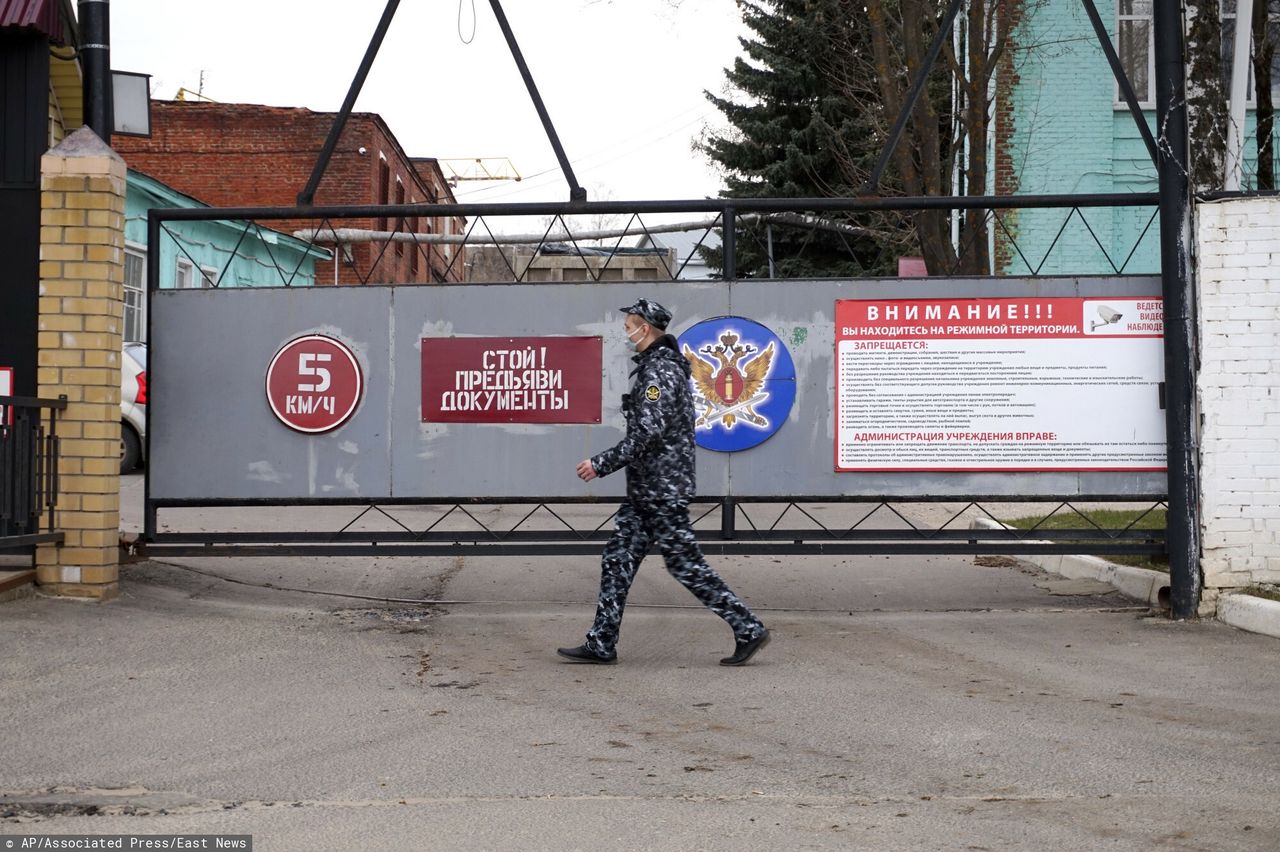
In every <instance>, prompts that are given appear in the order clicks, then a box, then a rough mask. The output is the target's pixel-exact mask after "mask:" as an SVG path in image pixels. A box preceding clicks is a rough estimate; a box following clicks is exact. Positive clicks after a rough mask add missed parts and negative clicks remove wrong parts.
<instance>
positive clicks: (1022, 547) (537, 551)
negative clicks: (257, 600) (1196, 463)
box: [146, 495, 1166, 556]
mask: <svg viewBox="0 0 1280 852" xmlns="http://www.w3.org/2000/svg"><path fill="white" fill-rule="evenodd" d="M1151 501H1154V503H1152V505H1150V506H1149V507H1148V508H1147V509H1146V510H1145V511H1143V512H1141V513H1140V514H1138V515H1137V516H1136V517H1135V518H1134V520H1133V521H1131V522H1130V523H1129V524H1128V525H1127V526H1126V527H1124V528H1121V529H1111V528H1104V527H1102V526H1100V525H1099V524H1098V523H1096V522H1095V521H1093V520H1092V519H1091V518H1090V517H1089V515H1088V512H1089V511H1090V510H1089V509H1081V508H1078V507H1077V506H1076V505H1075V503H1082V502H1088V503H1118V502H1123V503H1128V504H1135V503H1138V504H1142V505H1145V504H1147V503H1149V502H1151ZM1013 502H1017V503H1022V502H1036V503H1048V504H1052V505H1053V509H1052V510H1051V511H1049V512H1048V513H1047V514H1045V515H1044V517H1043V518H1041V519H1040V520H1039V521H1037V523H1035V524H1033V525H1032V526H1030V527H1029V528H1024V529H1015V528H1012V527H1008V526H1004V525H1001V526H998V527H995V528H990V529H978V528H974V529H957V528H949V527H951V525H952V524H954V523H955V522H957V521H959V520H961V519H962V517H963V516H964V515H965V514H966V513H968V512H969V511H970V510H971V509H974V510H977V513H978V514H980V515H982V516H985V517H986V518H988V519H990V520H993V521H997V523H998V522H999V520H998V519H997V518H996V516H995V515H994V514H992V512H991V511H990V510H988V509H987V508H986V507H985V506H984V505H983V504H984V503H1013ZM153 503H154V505H155V508H157V509H160V508H170V509H180V508H201V509H211V508H213V509H216V508H245V507H264V508H265V507H302V506H328V507H333V506H349V507H353V508H358V509H360V512H359V514H357V515H355V516H354V517H352V518H351V519H349V520H348V521H347V522H346V523H345V524H344V525H343V526H342V527H341V528H340V529H336V530H292V531H276V530H273V531H234V532H202V531H191V532H181V531H180V532H157V533H155V534H153V535H152V536H151V537H150V538H149V540H148V542H147V544H146V551H147V554H148V555H149V556H304V555H325V556H368V555H374V554H382V555H403V556H459V555H468V554H472V555H494V556H570V555H586V554H596V553H599V550H600V544H601V543H602V542H604V541H606V540H607V539H608V538H609V536H610V534H611V531H610V530H608V529H606V527H607V526H608V525H609V523H610V522H611V521H612V520H613V515H612V514H610V515H609V516H608V517H606V518H604V520H603V521H600V522H599V523H596V524H594V525H593V526H589V527H576V526H575V525H574V524H573V523H571V522H570V521H569V520H566V519H565V517H564V516H563V515H564V513H563V510H561V511H557V510H556V507H568V506H590V505H594V506H602V507H606V508H607V507H608V506H610V505H611V504H610V503H609V502H608V501H606V500H601V499H594V498H578V499H571V498H523V499H521V498H509V499H501V500H495V499H480V498H476V499H454V500H421V499H410V498H405V499H398V500H397V499H392V500H379V501H377V502H369V501H361V500H358V499H352V498H347V499H339V500H279V499H260V500H157V501H153ZM921 503H949V504H963V506H962V508H960V509H959V510H958V511H955V512H953V513H952V514H951V516H950V518H948V519H947V521H946V522H945V523H943V524H941V525H940V526H937V527H932V526H920V525H918V524H917V523H915V522H913V521H911V520H910V519H909V518H908V517H907V516H906V515H905V514H903V512H901V511H899V509H898V508H895V504H896V505H899V506H901V505H906V504H921ZM841 504H843V505H850V506H854V505H856V506H857V507H858V508H857V510H856V512H855V514H858V515H860V517H859V518H858V519H857V520H855V521H854V522H853V523H852V524H851V525H848V526H845V525H843V524H841V525H840V526H832V525H830V524H828V523H824V522H823V521H822V520H820V519H819V518H818V517H817V514H816V513H815V510H814V508H813V507H815V506H824V505H825V506H831V505H841ZM760 505H768V506H773V507H782V508H781V511H780V512H779V513H777V515H776V517H774V519H773V520H772V522H771V523H767V524H766V523H765V522H764V521H761V522H759V523H757V519H758V518H759V513H758V512H757V513H756V517H753V516H752V511H754V509H753V508H751V507H753V506H760ZM479 506H485V507H501V506H512V507H517V506H519V507H522V508H523V507H531V508H528V510H527V511H525V512H524V514H523V516H522V517H521V518H520V519H519V520H518V521H516V522H515V523H514V524H511V525H508V526H504V527H503V528H497V527H495V526H494V525H492V524H488V523H486V522H485V521H483V520H481V519H480V518H478V517H477V516H476V515H475V514H474V513H472V512H471V511H469V510H468V507H479ZM693 506H694V507H695V512H694V515H695V531H696V532H697V534H698V538H699V543H700V544H701V546H702V548H703V550H705V551H706V552H708V553H712V554H717V555H722V554H774V555H779V554H792V555H806V554H807V555H820V554H829V555H860V554H972V555H997V554H1017V555H1031V554H1080V553H1088V554H1116V555H1146V556H1160V555H1164V554H1165V553H1166V548H1165V530H1164V528H1163V527H1160V528H1157V529H1148V528H1140V527H1138V523H1139V522H1140V521H1141V520H1143V518H1145V517H1146V516H1147V515H1149V514H1151V512H1153V511H1155V510H1156V509H1158V508H1162V507H1165V502H1164V500H1163V498H1157V497H1149V496H1147V497H1143V496H1134V495H1092V496H1085V497H1080V496H1073V497H1070V498H1064V497H1053V496H1043V495H1038V496H1029V497H1012V496H1008V495H1000V496H995V497H992V496H979V497H954V496H952V497H941V496H940V497H932V498H921V497H906V498H895V497H844V496H834V497H832V496H823V497H742V496H735V497H719V498H706V497H704V498H700V499H697V500H695V501H694V502H693ZM806 506H807V507H809V508H806ZM383 507H388V508H391V509H394V508H396V507H415V508H435V509H444V510H445V511H444V512H443V513H442V514H441V515H440V516H439V517H437V518H435V519H434V520H432V521H431V522H430V524H429V525H427V526H425V527H423V528H421V529H414V528H412V527H410V526H408V525H407V524H406V523H405V521H404V520H403V519H401V518H397V517H395V516H393V515H391V514H390V513H389V512H387V511H386V509H384V508H383ZM882 510H883V511H884V512H886V513H887V514H888V515H890V516H892V517H894V518H896V519H898V520H899V521H900V522H901V524H902V526H900V527H893V528H885V527H871V526H868V525H867V522H868V521H869V520H870V519H871V518H873V517H874V516H877V515H879V514H880V513H881V512H882ZM717 511H718V512H719V521H720V523H719V526H718V527H711V528H708V527H706V526H698V524H699V523H700V522H702V521H704V520H706V519H707V518H709V517H710V516H711V515H712V514H714V513H716V512H717ZM699 512H700V513H699ZM370 513H375V514H373V517H374V518H375V519H377V518H382V519H385V520H389V521H390V522H392V523H394V524H395V525H396V526H398V527H399V529H394V530H382V531H377V532H368V531H351V530H350V528H351V527H352V526H353V525H354V524H356V523H357V522H358V521H360V520H361V519H363V518H365V517H366V516H368V515H370ZM793 513H794V515H797V516H801V517H803V518H805V519H807V520H808V521H809V522H810V523H811V524H812V525H811V526H808V527H803V528H794V527H786V528H779V524H781V522H782V520H783V518H785V517H787V516H788V515H789V514H793ZM1064 513H1065V514H1069V515H1072V516H1074V517H1077V518H1080V519H1082V520H1084V521H1085V522H1087V526H1086V527H1084V528H1080V529H1052V528H1049V527H1047V526H1044V524H1045V523H1046V522H1047V521H1049V519H1050V518H1053V517H1055V516H1059V515H1060V514H1064ZM450 518H455V519H457V520H462V519H465V521H466V522H467V523H469V524H470V525H471V528H470V529H465V530H456V529H451V530H442V529H438V528H439V527H440V525H441V524H442V523H444V522H445V521H446V520H448V519H450ZM533 518H538V519H539V520H546V519H548V518H551V519H554V520H555V521H556V523H557V525H556V526H554V527H553V528H551V529H530V528H526V526H525V525H526V523H527V522H528V521H530V520H531V519H533ZM740 521H745V523H746V526H745V527H744V526H742V525H741V524H740V523H739V522H740Z"/></svg>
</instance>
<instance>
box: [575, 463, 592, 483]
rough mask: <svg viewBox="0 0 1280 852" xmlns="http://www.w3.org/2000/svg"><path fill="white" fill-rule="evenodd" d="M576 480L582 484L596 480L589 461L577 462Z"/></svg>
mask: <svg viewBox="0 0 1280 852" xmlns="http://www.w3.org/2000/svg"><path fill="white" fill-rule="evenodd" d="M578 478H579V479H581V480H582V481H583V482H590V481H591V480H593V479H595V478H596V469H595V467H593V466H592V464H591V459H583V460H582V461H580V462H578Z"/></svg>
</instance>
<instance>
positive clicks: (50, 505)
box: [0, 396, 67, 550]
mask: <svg viewBox="0 0 1280 852" xmlns="http://www.w3.org/2000/svg"><path fill="white" fill-rule="evenodd" d="M66 407H67V398H66V397H65V396H59V397H58V398H57V399H40V398H36V397H24V396H0V550H16V549H27V548H31V547H34V546H35V545H37V544H46V543H55V544H61V543H62V541H63V538H64V536H63V533H62V532H60V531H59V530H57V529H56V528H55V527H56V518H55V510H56V509H57V505H58V449H59V447H58V442H59V439H58V412H59V411H64V410H66Z"/></svg>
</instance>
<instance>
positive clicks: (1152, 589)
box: [969, 518, 1169, 609]
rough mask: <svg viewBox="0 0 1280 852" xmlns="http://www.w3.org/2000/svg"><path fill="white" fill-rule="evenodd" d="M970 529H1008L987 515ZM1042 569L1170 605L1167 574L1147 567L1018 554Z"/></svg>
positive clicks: (1091, 558) (1086, 558)
mask: <svg viewBox="0 0 1280 852" xmlns="http://www.w3.org/2000/svg"><path fill="white" fill-rule="evenodd" d="M969 529H979V530H998V529H1008V527H1006V526H1004V525H1003V524H1000V523H997V522H996V521H993V520H991V519H990V518H975V519H974V520H973V521H972V522H971V523H970V525H969ZM1018 558H1019V559H1021V560H1023V561H1025V562H1030V563H1031V564H1032V565H1035V566H1037V567H1039V568H1043V569H1044V570H1045V571H1051V572H1053V573H1054V574H1061V575H1062V576H1063V577H1067V578H1069V579H1072V580H1081V579H1088V580H1099V581H1101V582H1103V583H1106V584H1108V585H1110V586H1112V587H1114V588H1115V590H1116V591H1118V592H1119V593H1120V594H1122V595H1124V596H1125V597H1127V598H1133V599H1134V600H1137V601H1141V602H1142V603H1145V604H1148V605H1150V606H1152V607H1155V608H1158V609H1167V608H1168V607H1169V575H1168V574H1164V573H1161V572H1160V571H1152V570H1151V569H1149V568H1134V567H1133V566H1132V565H1116V564H1115V563H1112V562H1108V561H1107V560H1105V559H1099V558H1098V557H1096V556H1065V555H1059V554H1049V555H1034V556H1031V555H1029V556H1019V557H1018Z"/></svg>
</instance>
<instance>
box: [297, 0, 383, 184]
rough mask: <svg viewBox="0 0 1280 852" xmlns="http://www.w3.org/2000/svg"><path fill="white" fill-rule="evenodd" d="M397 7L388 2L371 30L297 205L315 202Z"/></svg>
mask: <svg viewBox="0 0 1280 852" xmlns="http://www.w3.org/2000/svg"><path fill="white" fill-rule="evenodd" d="M399 5H400V0H387V6H386V8H385V9H383V10H382V20H380V21H378V28H377V29H376V30H374V31H373V38H372V39H370V40H369V47H368V48H367V49H366V50H365V52H364V59H362V60H360V67H359V68H358V69H356V76H355V79H353V80H352V81H351V88H350V89H348V90H347V99H346V100H345V101H343V102H342V109H340V110H338V114H337V115H335V116H334V117H333V126H332V127H330V128H329V138H327V139H325V140H324V147H323V148H321V149H320V156H319V157H317V158H316V164H315V167H314V168H312V169H311V177H310V178H309V179H308V180H307V186H306V188H305V189H303V190H302V192H300V193H298V206H299V207H310V206H311V203H312V202H313V201H314V200H315V197H316V189H317V188H318V187H319V186H320V179H321V178H322V177H324V172H325V169H327V168H328V167H329V158H330V157H332V156H333V150H334V149H335V148H337V147H338V138H339V137H341V136H342V128H344V127H345V126H346V124H347V118H348V117H349V116H350V115H351V110H352V108H353V107H354V106H355V105H356V98H357V97H359V96H360V90H361V89H362V88H364V81H365V78H366V77H368V76H369V69H370V68H372V67H373V60H374V59H375V58H376V57H377V55H378V49H379V48H381V47H382V40H383V38H385V37H386V35H387V30H388V29H390V27H391V19H392V18H393V17H395V14H396V8H397V7H398V6H399Z"/></svg>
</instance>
